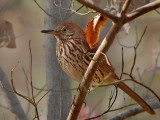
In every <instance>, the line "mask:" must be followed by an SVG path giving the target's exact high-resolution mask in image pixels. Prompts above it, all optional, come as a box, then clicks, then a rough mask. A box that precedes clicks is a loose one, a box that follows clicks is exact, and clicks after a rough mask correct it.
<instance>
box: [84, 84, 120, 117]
mask: <svg viewBox="0 0 160 120" xmlns="http://www.w3.org/2000/svg"><path fill="white" fill-rule="evenodd" d="M115 88H116V94H115V97H114V100H113V102H112V104H111V105H110V106H109V108H108V109H107V110H106V111H104V112H103V113H102V114H100V115H97V116H95V117H91V118H88V119H86V120H91V119H96V118H99V117H101V116H103V115H104V114H106V113H108V112H109V110H110V109H111V108H112V106H113V105H114V103H115V101H116V98H117V95H118V88H117V86H115Z"/></svg>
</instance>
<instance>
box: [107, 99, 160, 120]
mask: <svg viewBox="0 0 160 120" xmlns="http://www.w3.org/2000/svg"><path fill="white" fill-rule="evenodd" d="M149 105H150V106H151V107H152V108H153V109H158V108H160V102H151V103H149ZM142 112H144V110H143V109H142V108H141V107H140V106H135V107H133V108H131V109H128V110H125V111H123V112H121V113H119V114H118V115H116V116H114V117H113V118H111V119H110V120H124V119H126V118H129V117H131V116H135V115H137V114H140V113H142Z"/></svg>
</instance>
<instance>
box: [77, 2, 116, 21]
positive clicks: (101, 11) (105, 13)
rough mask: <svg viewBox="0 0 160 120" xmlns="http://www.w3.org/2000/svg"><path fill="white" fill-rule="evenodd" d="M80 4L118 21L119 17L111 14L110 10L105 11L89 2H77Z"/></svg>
mask: <svg viewBox="0 0 160 120" xmlns="http://www.w3.org/2000/svg"><path fill="white" fill-rule="evenodd" d="M77 1H78V2H79V3H81V4H83V5H84V6H86V7H89V8H91V9H93V10H95V11H97V12H99V13H101V14H102V15H104V16H106V17H108V18H110V19H111V20H112V21H114V22H115V21H117V19H118V17H117V16H115V15H113V14H111V13H110V12H109V11H108V10H103V9H102V8H100V7H98V6H96V5H94V4H92V3H90V2H89V1H88V0H77Z"/></svg>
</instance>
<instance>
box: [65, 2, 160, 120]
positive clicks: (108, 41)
mask: <svg viewBox="0 0 160 120" xmlns="http://www.w3.org/2000/svg"><path fill="white" fill-rule="evenodd" d="M77 1H78V2H80V3H81V4H83V5H85V6H87V7H89V8H92V9H94V10H95V11H97V12H100V13H101V14H103V15H104V16H106V17H108V18H110V19H111V20H113V21H114V22H115V23H114V25H113V26H112V28H111V29H110V31H109V32H108V34H107V36H106V37H105V39H104V40H103V41H102V43H101V45H100V47H99V48H98V50H97V51H96V54H95V55H94V57H93V60H92V61H91V62H90V64H89V66H88V68H87V71H86V72H85V75H84V77H83V80H82V82H81V84H80V86H79V88H78V93H77V95H76V97H75V99H74V100H73V104H72V107H71V110H70V113H69V115H68V118H67V120H76V119H77V118H78V114H79V112H80V109H81V107H82V105H83V103H84V100H85V97H86V95H87V92H88V90H89V86H90V84H91V81H92V79H93V77H94V74H95V72H96V70H97V68H98V66H99V64H98V62H96V61H101V60H102V59H103V54H102V53H106V52H107V51H108V49H109V48H110V46H111V45H112V43H113V41H114V39H115V36H116V35H117V33H118V32H119V30H120V29H121V28H122V26H123V24H124V20H125V18H126V16H125V15H124V16H121V17H119V18H118V17H116V16H114V15H112V14H110V13H109V12H108V11H104V10H103V9H101V8H99V7H97V6H95V5H93V4H91V3H89V2H88V1H86V0H77ZM156 4H158V2H156ZM128 5H129V0H128V2H127V3H126V5H125V6H126V7H125V6H124V12H125V11H126V10H127V7H128ZM150 6H151V5H150ZM152 6H153V5H152ZM154 6H156V5H155V4H154ZM154 8H155V7H154ZM151 9H152V8H151ZM148 11H151V10H148ZM143 13H144V12H143V11H142V13H139V15H138V16H140V15H143ZM145 13H147V12H145ZM138 16H137V17H138ZM135 18H136V17H135ZM131 20H132V19H131Z"/></svg>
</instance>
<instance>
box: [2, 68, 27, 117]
mask: <svg viewBox="0 0 160 120" xmlns="http://www.w3.org/2000/svg"><path fill="white" fill-rule="evenodd" d="M0 82H1V87H2V88H3V87H4V86H5V87H7V89H9V90H11V89H12V87H11V85H10V83H9V81H8V79H7V76H6V75H5V73H4V72H3V70H2V69H1V67H0ZM3 85H4V86H3ZM3 92H4V93H5V96H6V99H7V102H8V105H9V109H10V111H11V112H12V113H14V114H15V115H16V116H17V118H18V119H19V120H28V119H27V116H26V115H25V113H24V110H23V108H22V106H21V104H20V103H19V101H18V99H17V97H16V95H15V94H14V93H11V92H8V91H6V90H5V89H4V91H3Z"/></svg>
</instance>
